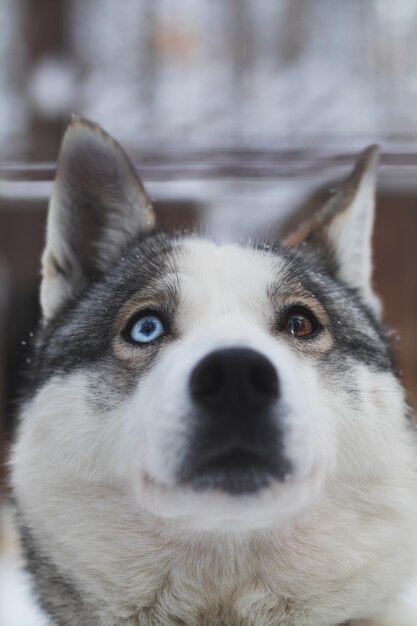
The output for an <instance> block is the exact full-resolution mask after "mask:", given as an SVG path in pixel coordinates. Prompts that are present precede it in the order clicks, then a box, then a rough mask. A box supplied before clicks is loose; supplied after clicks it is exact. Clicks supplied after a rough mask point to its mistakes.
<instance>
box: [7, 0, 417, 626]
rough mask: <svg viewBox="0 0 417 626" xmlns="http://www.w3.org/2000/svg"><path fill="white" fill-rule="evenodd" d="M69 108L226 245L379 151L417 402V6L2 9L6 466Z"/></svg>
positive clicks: (404, 355)
mask: <svg viewBox="0 0 417 626" xmlns="http://www.w3.org/2000/svg"><path fill="white" fill-rule="evenodd" d="M72 112H76V113H79V114H82V115H84V116H86V117H89V118H91V119H92V120H94V121H96V122H98V123H99V124H101V125H102V126H103V127H104V128H105V129H106V130H107V131H108V132H110V133H111V134H112V135H113V136H114V137H115V138H116V139H117V140H118V141H119V142H120V143H122V145H123V146H124V147H125V148H126V150H127V151H128V153H129V154H130V156H131V157H132V159H133V161H134V163H135V165H136V166H137V168H138V170H139V171H140V173H141V175H142V178H143V179H144V182H145V184H146V185H147V187H148V190H149V192H150V195H151V197H152V198H153V199H154V200H155V203H156V207H157V212H158V217H159V221H160V223H161V224H165V225H168V226H173V227H178V226H179V227H182V228H193V227H194V226H196V225H203V226H204V227H205V228H207V229H209V230H211V231H212V232H213V233H215V234H216V236H218V237H224V238H232V237H233V238H236V237H239V236H241V235H244V236H255V234H256V233H257V232H258V233H259V232H266V231H267V230H268V231H269V232H273V233H275V234H279V233H280V232H282V231H283V230H285V229H286V228H287V227H288V224H289V223H290V222H291V221H293V218H294V215H296V214H298V213H300V212H302V213H303V212H305V211H308V210H314V208H316V207H317V206H318V205H319V204H320V203H322V202H323V201H324V200H325V198H326V197H327V195H328V193H329V190H330V189H332V188H334V186H335V185H337V184H339V183H340V181H341V180H342V179H343V178H344V177H345V176H346V175H347V174H348V172H349V170H350V168H351V166H352V164H353V162H354V159H355V157H356V155H357V153H358V151H361V150H362V149H363V148H364V147H365V146H366V145H368V144H369V143H372V142H375V141H377V142H379V143H380V144H381V145H382V148H383V157H382V166H381V169H380V177H379V191H378V215H377V224H376V233H375V283H376V287H377V290H378V292H379V293H380V294H381V295H382V298H383V300H384V302H385V310H386V322H387V324H388V325H389V326H390V327H391V328H392V329H393V330H394V331H395V332H394V334H393V341H394V344H395V348H396V352H397V358H398V361H399V364H400V368H401V370H402V373H403V377H404V380H405V383H406V385H407V389H408V391H409V395H410V400H411V402H413V403H415V404H417V2H416V1H415V0H395V1H393V0H337V1H335V0H252V1H251V0H210V1H207V0H123V2H122V1H120V0H119V1H117V0H0V438H1V442H2V443H3V455H2V454H1V453H0V466H1V460H2V459H3V460H4V458H5V449H6V444H7V442H8V440H9V439H10V436H11V433H12V431H13V423H14V412H15V411H14V409H15V406H16V399H17V398H18V395H19V384H20V381H21V380H22V376H24V371H25V367H26V366H27V364H28V362H29V361H30V343H31V338H32V336H33V332H34V330H35V329H36V325H37V321H38V314H39V312H38V299H37V289H38V280H39V257H40V253H41V249H42V245H43V241H44V227H45V215H46V207H47V199H48V196H49V194H50V192H51V188H52V180H53V177H54V172H55V162H56V157H57V153H58V148H59V143H60V140H61V137H62V134H63V131H64V129H65V126H66V124H67V121H68V117H69V114H70V113H72ZM3 468H4V464H3ZM5 473H6V472H5V470H4V469H3V472H2V476H3V478H4V477H5ZM0 577H1V569H0ZM0 589H1V578H0ZM6 596H7V597H6ZM2 602H3V606H4V602H6V603H9V604H10V603H13V604H14V606H16V605H18V604H19V603H18V602H14V599H13V595H11V594H10V591H9V592H8V593H7V594H6V595H5V596H4V597H3V598H2ZM4 619H6V618H4ZM13 619H14V621H13V622H12V621H10V619H9V621H4V620H3V621H4V624H3V622H2V621H1V615H0V623H1V624H2V626H18V624H20V623H21V624H22V625H26V626H29V622H27V616H26V617H21V618H19V617H17V616H16V614H15V617H14V618H13ZM19 619H21V621H19ZM25 620H26V621H25ZM30 624H31V625H32V624H33V625H34V624H35V618H34V617H33V616H32V621H31V622H30Z"/></svg>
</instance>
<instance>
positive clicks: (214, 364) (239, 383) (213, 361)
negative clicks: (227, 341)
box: [190, 348, 279, 413]
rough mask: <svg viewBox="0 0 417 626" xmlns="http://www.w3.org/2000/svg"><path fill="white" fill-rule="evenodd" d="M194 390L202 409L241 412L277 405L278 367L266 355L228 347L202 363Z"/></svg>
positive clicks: (192, 382) (194, 379) (193, 376)
mask: <svg viewBox="0 0 417 626" xmlns="http://www.w3.org/2000/svg"><path fill="white" fill-rule="evenodd" d="M190 391H191V396H192V398H193V400H194V401H195V402H196V403H197V404H198V405H200V406H201V407H204V408H207V409H209V410H216V409H219V410H220V411H221V412H222V413H224V412H226V411H232V412H236V413H241V412H242V410H243V411H245V412H247V411H248V410H256V409H257V410H259V409H264V408H266V407H268V406H269V405H270V404H272V403H273V402H275V401H276V399H277V398H278V393H279V384H278V376H277V373H276V370H275V367H274V366H273V365H272V363H271V362H270V361H268V359H267V358H266V357H265V356H263V355H262V354H260V353H259V352H256V351H255V350H251V349H249V348H227V349H223V350H216V351H215V352H212V353H211V354H209V355H208V356H206V357H205V358H204V359H203V360H202V361H200V363H198V365H197V366H196V367H195V369H194V371H193V372H192V374H191V380H190Z"/></svg>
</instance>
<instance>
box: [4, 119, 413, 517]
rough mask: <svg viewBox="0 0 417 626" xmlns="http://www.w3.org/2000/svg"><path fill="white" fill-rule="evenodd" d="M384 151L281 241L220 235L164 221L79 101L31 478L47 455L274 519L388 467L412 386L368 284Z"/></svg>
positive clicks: (146, 487) (84, 479) (27, 459)
mask: <svg viewBox="0 0 417 626" xmlns="http://www.w3.org/2000/svg"><path fill="white" fill-rule="evenodd" d="M376 164H377V150H376V149H375V148H369V149H368V150H367V151H366V152H365V153H364V154H363V156H362V157H361V159H360V161H359V163H358V165H357V166H356V168H355V170H354V172H353V174H352V176H351V177H350V178H349V180H348V182H347V183H346V184H345V186H344V187H343V188H342V189H341V190H340V191H339V193H337V194H336V195H335V196H334V197H333V198H332V199H331V200H330V202H329V203H328V204H327V205H326V206H325V207H324V208H323V209H322V210H321V211H320V212H319V213H317V214H316V215H315V216H314V217H313V218H312V219H311V220H310V221H308V222H307V223H304V224H302V226H301V227H300V229H299V230H297V231H296V232H295V233H293V234H292V235H291V236H289V237H288V238H287V239H286V240H285V241H284V242H283V243H282V244H281V245H279V246H278V245H277V246H276V247H272V248H271V247H268V246H262V245H248V246H241V245H239V246H237V245H216V244H215V243H212V242H210V241H208V240H206V239H203V238H200V237H198V236H193V237H190V236H182V235H176V236H174V237H173V236H168V235H166V234H161V233H155V232H153V227H154V221H155V220H154V212H153V208H152V205H151V203H150V201H149V199H148V197H147V195H146V193H145V191H144V188H143V186H142V184H141V183H140V181H139V179H138V178H137V176H136V174H135V172H134V169H133V167H132V165H131V164H130V162H129V160H128V159H127V157H126V155H125V154H124V152H123V151H122V149H121V148H120V146H119V145H118V144H116V142H114V141H113V140H112V139H111V138H110V137H109V136H108V135H106V134H105V133H104V132H103V131H101V130H100V129H99V128H98V127H96V126H95V125H93V124H91V123H89V122H86V121H85V120H82V119H79V118H76V119H74V121H73V122H72V123H71V125H70V127H69V129H68V131H67V134H66V136H65V139H64V141H63V146H62V150H61V155H60V159H59V167H58V174H57V180H56V184H55V189H54V193H53V198H52V201H51V207H50V212H49V221H48V233H47V246H46V250H45V253H44V256H43V281H42V289H41V302H42V308H43V315H44V324H43V329H42V331H41V333H40V337H39V340H38V346H37V350H36V355H35V360H34V370H35V372H34V373H35V381H36V394H35V397H34V400H31V402H30V403H28V404H27V407H26V410H25V411H26V414H27V416H26V418H24V421H23V426H22V434H21V441H20V447H19V446H18V448H17V452H16V455H15V464H16V471H15V474H16V476H17V478H16V482H17V483H19V471H20V469H19V468H23V469H22V471H23V473H24V472H25V471H26V470H27V468H30V467H31V468H32V470H34V468H35V470H34V471H35V473H36V467H38V466H39V465H40V464H46V465H48V464H49V465H48V466H49V467H50V468H51V474H50V475H49V476H48V477H47V479H46V482H51V481H53V480H54V477H53V476H52V474H53V472H56V473H57V476H58V478H57V480H61V481H62V480H63V478H64V477H69V478H70V479H72V480H75V481H77V482H78V485H79V489H80V491H82V490H83V485H84V486H86V488H90V487H91V486H92V487H93V489H94V488H96V486H97V489H99V486H103V485H104V486H107V487H110V488H112V489H115V490H116V491H117V492H119V493H124V494H125V496H126V503H127V504H126V506H133V507H135V508H136V509H137V510H138V511H147V512H150V513H151V514H153V515H156V516H158V517H159V518H175V519H176V520H177V522H178V524H181V525H185V526H187V527H191V528H201V527H222V526H228V527H229V526H230V525H232V526H235V527H242V526H243V527H262V526H268V525H270V524H272V523H275V522H284V521H286V520H287V519H289V518H290V516H293V515H294V514H295V513H300V514H301V512H302V511H303V510H305V509H307V508H308V507H309V506H311V505H312V503H313V502H316V503H318V502H320V501H321V500H322V499H323V498H326V496H327V494H329V493H330V492H332V491H334V486H335V485H336V484H338V485H340V484H343V483H348V484H349V486H350V487H349V488H350V489H352V488H354V486H355V484H365V483H368V482H370V481H372V480H373V478H374V477H375V476H376V475H378V476H383V475H384V474H389V473H390V472H391V471H392V467H393V463H395V459H394V458H393V457H394V456H395V454H396V453H395V452H393V450H392V447H391V442H392V438H393V437H398V436H399V435H398V433H399V432H400V430H401V427H400V426H399V423H401V421H402V420H404V397H403V393H402V389H401V386H400V383H399V382H398V380H397V378H396V377H395V375H394V374H393V373H392V362H391V356H390V350H389V347H388V345H387V342H386V340H385V338H384V335H383V333H382V332H381V329H380V326H379V314H380V311H379V304H378V300H377V298H376V296H375V295H374V293H373V290H372V287H371V234H372V225H373V212H374V185H375V171H376ZM400 453H401V451H400ZM400 453H399V454H400ZM25 468H26V469H25ZM52 468H54V469H53V470H52ZM42 471H43V472H44V470H42ZM40 475H41V473H40V474H39V476H40ZM41 479H42V478H41ZM22 482H23V481H22ZM129 503H130V504H129Z"/></svg>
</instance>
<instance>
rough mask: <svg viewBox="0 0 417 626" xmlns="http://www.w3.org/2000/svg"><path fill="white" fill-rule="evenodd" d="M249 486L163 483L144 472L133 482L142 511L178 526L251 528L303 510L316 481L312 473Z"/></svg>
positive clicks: (283, 519) (280, 521) (284, 519)
mask: <svg viewBox="0 0 417 626" xmlns="http://www.w3.org/2000/svg"><path fill="white" fill-rule="evenodd" d="M252 487H253V488H251V489H250V490H248V492H246V493H239V494H237V493H232V492H231V491H225V490H223V489H222V488H221V487H217V488H216V486H210V485H183V484H173V485H166V484H163V483H160V482H158V481H155V480H154V479H152V478H151V477H150V476H149V475H148V474H146V473H144V474H143V475H142V478H141V480H140V481H138V483H136V487H135V492H136V493H135V500H136V503H137V506H138V507H139V508H140V509H141V510H143V509H145V510H146V511H147V512H148V513H151V514H152V515H154V516H156V517H158V518H159V519H161V520H164V521H166V522H167V523H168V522H170V521H171V522H172V523H174V524H175V527H176V528H178V529H181V530H227V531H233V530H236V531H239V530H245V529H254V530H255V529H263V528H270V527H272V526H276V525H279V524H285V523H286V522H287V521H288V520H290V519H291V517H293V516H294V514H296V513H298V512H300V511H302V510H303V509H305V508H306V507H307V506H308V505H309V503H310V502H311V500H312V499H313V498H314V495H315V494H316V493H317V489H318V481H317V476H315V475H314V473H312V474H310V475H309V476H308V477H304V478H303V479H301V478H291V477H289V478H287V479H286V480H285V481H278V480H272V479H271V480H268V481H265V484H259V486H258V487H257V488H256V489H255V488H254V487H255V485H252Z"/></svg>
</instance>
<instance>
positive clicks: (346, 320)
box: [274, 246, 398, 376]
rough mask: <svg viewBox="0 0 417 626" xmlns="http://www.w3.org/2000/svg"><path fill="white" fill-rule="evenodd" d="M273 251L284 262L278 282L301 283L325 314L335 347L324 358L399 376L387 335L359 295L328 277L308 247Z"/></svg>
mask: <svg viewBox="0 0 417 626" xmlns="http://www.w3.org/2000/svg"><path fill="white" fill-rule="evenodd" d="M274 252H275V253H276V254H277V255H278V256H280V257H281V258H283V259H284V261H285V276H284V277H280V283H288V285H289V286H291V284H297V283H299V284H301V285H302V287H303V288H304V289H306V290H307V291H308V292H309V293H311V294H313V295H314V297H315V298H316V299H317V300H318V301H319V302H320V304H321V305H322V306H323V308H324V309H325V310H326V312H327V315H328V317H329V319H330V321H331V329H330V331H331V333H332V336H333V338H334V347H333V348H332V350H331V351H330V353H328V354H327V355H326V357H325V358H326V359H327V360H328V361H329V362H333V363H334V365H335V367H341V366H344V365H346V364H347V363H348V361H349V360H350V359H354V360H357V361H360V362H362V363H364V364H365V365H367V366H369V367H371V368H373V369H374V370H376V371H391V372H393V373H394V374H395V375H396V376H398V373H397V370H396V367H395V363H394V358H393V352H392V348H391V345H390V343H389V341H388V338H387V335H386V333H385V331H384V329H383V327H382V325H381V324H380V323H379V321H378V320H377V319H376V318H375V316H374V314H373V313H372V312H371V311H370V309H369V308H368V307H367V306H366V305H365V304H364V302H363V301H362V299H361V297H360V296H359V294H358V293H357V292H356V291H355V290H354V289H351V288H350V287H348V286H346V285H345V284H344V283H342V282H341V281H340V280H338V279H337V278H336V277H335V276H334V275H333V274H329V273H328V268H327V266H326V264H323V259H322V257H321V256H320V255H316V254H314V251H313V250H312V249H311V248H309V247H308V246H306V247H305V248H301V249H300V250H296V249H293V250H288V249H283V248H281V247H279V246H277V247H275V248H274Z"/></svg>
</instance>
